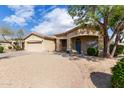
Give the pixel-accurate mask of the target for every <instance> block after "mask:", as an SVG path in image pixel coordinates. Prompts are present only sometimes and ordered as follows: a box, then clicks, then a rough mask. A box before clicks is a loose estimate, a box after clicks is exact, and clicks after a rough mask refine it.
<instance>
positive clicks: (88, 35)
mask: <svg viewBox="0 0 124 93" xmlns="http://www.w3.org/2000/svg"><path fill="white" fill-rule="evenodd" d="M55 36H56V37H57V39H56V44H57V48H56V50H57V51H66V50H76V51H77V53H78V54H87V48H89V47H96V48H100V47H99V44H100V43H102V42H100V41H102V40H101V39H103V38H102V36H100V34H99V33H98V31H95V30H93V29H89V28H87V29H86V28H79V27H76V28H73V29H71V30H69V31H67V32H65V33H61V34H56V35H55Z"/></svg>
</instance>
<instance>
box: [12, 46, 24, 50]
mask: <svg viewBox="0 0 124 93" xmlns="http://www.w3.org/2000/svg"><path fill="white" fill-rule="evenodd" d="M13 48H14V49H15V50H16V51H19V50H22V48H21V47H20V46H18V45H15V46H13Z"/></svg>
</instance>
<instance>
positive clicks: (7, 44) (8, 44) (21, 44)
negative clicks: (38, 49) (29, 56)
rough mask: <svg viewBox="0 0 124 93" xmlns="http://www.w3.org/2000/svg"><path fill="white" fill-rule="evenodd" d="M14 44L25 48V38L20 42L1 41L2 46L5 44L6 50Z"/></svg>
mask: <svg viewBox="0 0 124 93" xmlns="http://www.w3.org/2000/svg"><path fill="white" fill-rule="evenodd" d="M14 45H18V46H20V47H21V48H22V49H23V48H24V41H23V40H21V41H20V42H17V41H16V40H8V41H4V40H3V41H0V46H3V47H4V49H5V50H8V49H9V47H10V46H11V47H13V46H14Z"/></svg>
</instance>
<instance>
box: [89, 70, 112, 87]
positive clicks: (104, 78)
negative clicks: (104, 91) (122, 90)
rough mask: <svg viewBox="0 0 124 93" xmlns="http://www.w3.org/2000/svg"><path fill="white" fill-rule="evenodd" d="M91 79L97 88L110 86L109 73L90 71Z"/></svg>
mask: <svg viewBox="0 0 124 93" xmlns="http://www.w3.org/2000/svg"><path fill="white" fill-rule="evenodd" d="M90 78H91V81H92V82H93V84H94V85H95V86H96V87H97V88H110V87H111V74H108V73H103V72H92V73H91V74H90Z"/></svg>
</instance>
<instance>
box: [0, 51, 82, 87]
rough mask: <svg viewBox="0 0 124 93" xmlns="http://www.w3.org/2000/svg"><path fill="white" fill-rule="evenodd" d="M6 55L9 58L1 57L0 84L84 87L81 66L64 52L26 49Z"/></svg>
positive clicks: (1, 85) (6, 85)
mask: <svg viewBox="0 0 124 93" xmlns="http://www.w3.org/2000/svg"><path fill="white" fill-rule="evenodd" d="M0 55H1V54H0ZM3 55H4V56H9V57H8V58H3V59H0V87H27V88H29V87H83V78H82V72H80V69H79V68H78V67H77V66H76V65H75V64H74V63H72V62H71V61H70V60H69V59H68V58H64V57H62V56H61V55H55V54H53V53H28V52H24V51H23V52H13V53H8V54H3ZM1 58H2V57H1Z"/></svg>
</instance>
